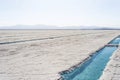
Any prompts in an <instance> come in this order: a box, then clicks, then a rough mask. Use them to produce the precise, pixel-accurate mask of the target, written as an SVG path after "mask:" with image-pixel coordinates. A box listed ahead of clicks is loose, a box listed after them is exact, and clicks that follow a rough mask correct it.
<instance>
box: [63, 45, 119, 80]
mask: <svg viewBox="0 0 120 80" xmlns="http://www.w3.org/2000/svg"><path fill="white" fill-rule="evenodd" d="M116 49H117V47H107V46H106V47H104V48H103V49H101V50H99V51H98V52H96V53H95V54H94V55H92V56H91V58H90V59H89V60H87V61H86V62H85V63H83V64H82V65H81V66H79V67H77V68H75V69H74V70H73V71H71V72H63V73H61V76H62V78H63V80H98V79H99V77H100V76H101V74H102V72H103V70H104V68H105V66H106V64H107V63H108V61H109V58H110V56H111V55H112V53H113V52H114V51H115V50H116Z"/></svg>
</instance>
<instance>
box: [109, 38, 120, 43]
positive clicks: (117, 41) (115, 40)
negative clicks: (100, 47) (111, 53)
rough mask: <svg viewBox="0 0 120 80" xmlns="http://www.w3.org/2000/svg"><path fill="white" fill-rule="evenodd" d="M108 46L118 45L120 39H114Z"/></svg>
mask: <svg viewBox="0 0 120 80" xmlns="http://www.w3.org/2000/svg"><path fill="white" fill-rule="evenodd" d="M109 44H120V38H119V37H118V38H115V39H114V40H113V41H111V42H110V43H109Z"/></svg>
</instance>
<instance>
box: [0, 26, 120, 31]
mask: <svg viewBox="0 0 120 80" xmlns="http://www.w3.org/2000/svg"><path fill="white" fill-rule="evenodd" d="M0 29H81V30H118V29H119V30H120V28H117V27H116V28H115V27H113V28H111V27H100V26H62V27H58V26H49V25H16V26H3V27H2V26H1V27H0Z"/></svg>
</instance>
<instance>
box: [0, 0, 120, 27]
mask: <svg viewBox="0 0 120 80" xmlns="http://www.w3.org/2000/svg"><path fill="white" fill-rule="evenodd" d="M37 24H45V25H56V26H112V27H114V26H115V27H120V0H0V26H12V25H37Z"/></svg>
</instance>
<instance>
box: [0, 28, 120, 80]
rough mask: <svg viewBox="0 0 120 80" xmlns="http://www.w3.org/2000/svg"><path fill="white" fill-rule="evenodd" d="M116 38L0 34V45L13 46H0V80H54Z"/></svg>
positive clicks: (78, 33) (77, 33)
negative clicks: (62, 72) (60, 73)
mask: <svg viewBox="0 0 120 80" xmlns="http://www.w3.org/2000/svg"><path fill="white" fill-rule="evenodd" d="M119 34H120V31H116V30H107V31H106V30H1V31H0V43H8V42H13V43H10V44H0V80H57V79H58V78H60V75H59V74H58V73H59V72H61V71H64V70H67V69H68V68H70V67H71V66H74V65H75V64H78V63H80V62H82V61H83V60H84V59H86V58H87V57H88V56H89V55H90V54H91V53H93V52H94V51H96V50H98V49H99V48H101V47H103V46H104V45H105V44H107V43H108V42H109V41H111V40H112V39H113V38H114V37H116V36H117V35H119ZM16 41H18V42H16ZM20 41H21V42H20ZM14 42H16V43H14Z"/></svg>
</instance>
